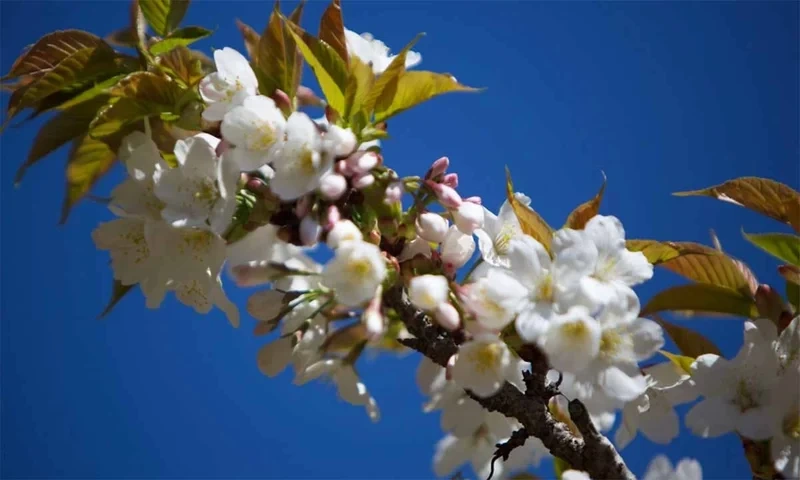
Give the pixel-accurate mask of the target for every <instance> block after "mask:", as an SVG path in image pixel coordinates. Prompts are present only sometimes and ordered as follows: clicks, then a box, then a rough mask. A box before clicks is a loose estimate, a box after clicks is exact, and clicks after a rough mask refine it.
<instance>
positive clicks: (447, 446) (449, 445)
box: [433, 435, 470, 477]
mask: <svg viewBox="0 0 800 480" xmlns="http://www.w3.org/2000/svg"><path fill="white" fill-rule="evenodd" d="M469 442H470V440H468V439H463V440H462V439H459V438H457V437H455V436H453V435H447V436H446V437H444V438H443V439H441V440H439V442H438V443H437V444H436V454H435V455H434V457H433V470H434V472H435V473H436V475H437V476H439V477H443V476H445V475H447V474H449V473H450V472H452V471H453V470H455V469H456V467H458V466H459V465H461V464H463V463H465V462H467V461H468V460H469V454H470V448H469V446H468V445H469Z"/></svg>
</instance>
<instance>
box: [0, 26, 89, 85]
mask: <svg viewBox="0 0 800 480" xmlns="http://www.w3.org/2000/svg"><path fill="white" fill-rule="evenodd" d="M102 45H105V42H103V40H102V39H101V38H100V37H98V36H97V35H94V34H91V33H89V32H84V31H83V30H58V31H55V32H53V33H48V34H47V35H45V36H44V37H42V38H40V39H39V40H38V41H37V42H36V43H35V44H33V46H31V47H30V48H29V49H27V50H26V51H25V52H24V53H23V54H22V55H20V56H19V58H17V60H16V61H15V62H14V64H13V65H12V66H11V69H10V70H9V72H8V73H7V74H6V75H5V76H4V77H3V78H2V80H4V81H5V80H8V79H10V78H16V77H20V76H23V75H29V74H35V75H43V74H45V73H47V72H49V71H50V70H53V69H54V68H56V66H58V64H59V63H61V62H62V61H64V60H65V59H66V58H67V57H69V56H71V55H74V54H75V53H77V52H78V51H79V50H84V49H92V48H99V47H101V46H102Z"/></svg>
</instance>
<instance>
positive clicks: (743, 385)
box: [733, 379, 761, 412]
mask: <svg viewBox="0 0 800 480" xmlns="http://www.w3.org/2000/svg"><path fill="white" fill-rule="evenodd" d="M760 396H761V395H760V392H759V391H757V390H756V389H754V388H753V386H752V385H750V383H749V382H748V381H747V380H745V379H740V380H739V383H737V384H736V398H735V399H734V402H733V403H734V404H735V405H736V406H737V407H739V409H741V411H742V412H746V411H748V410H750V409H752V408H756V407H758V406H759V405H760V403H761V402H760Z"/></svg>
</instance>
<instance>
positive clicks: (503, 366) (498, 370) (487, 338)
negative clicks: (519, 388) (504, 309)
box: [453, 334, 517, 397]
mask: <svg viewBox="0 0 800 480" xmlns="http://www.w3.org/2000/svg"><path fill="white" fill-rule="evenodd" d="M511 360H512V359H511V352H510V351H509V350H508V346H507V345H506V344H505V342H503V341H502V340H501V339H499V338H498V337H497V335H493V334H479V335H476V336H475V337H473V338H472V339H471V340H468V341H467V342H465V343H464V344H462V345H461V347H460V348H459V350H458V356H457V357H456V361H455V364H454V365H453V381H454V382H456V383H457V384H458V385H460V386H462V387H463V388H467V389H469V390H472V391H473V392H474V393H475V395H478V396H480V397H489V396H491V395H493V394H494V393H496V392H497V390H499V389H500V387H502V386H503V383H504V382H505V381H506V379H507V378H509V377H511V376H515V375H516V372H514V370H515V369H516V368H517V363H516V362H512V361H511Z"/></svg>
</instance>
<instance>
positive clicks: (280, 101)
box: [270, 89, 292, 113]
mask: <svg viewBox="0 0 800 480" xmlns="http://www.w3.org/2000/svg"><path fill="white" fill-rule="evenodd" d="M270 98H271V99H272V100H273V101H274V102H275V106H276V107H278V108H279V109H280V111H282V112H284V113H288V112H291V111H292V99H291V98H289V95H287V94H286V92H284V91H283V90H280V89H278V90H275V93H273V94H272V96H271V97H270Z"/></svg>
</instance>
